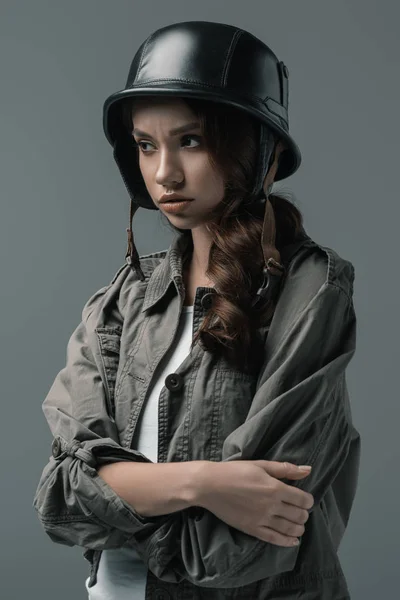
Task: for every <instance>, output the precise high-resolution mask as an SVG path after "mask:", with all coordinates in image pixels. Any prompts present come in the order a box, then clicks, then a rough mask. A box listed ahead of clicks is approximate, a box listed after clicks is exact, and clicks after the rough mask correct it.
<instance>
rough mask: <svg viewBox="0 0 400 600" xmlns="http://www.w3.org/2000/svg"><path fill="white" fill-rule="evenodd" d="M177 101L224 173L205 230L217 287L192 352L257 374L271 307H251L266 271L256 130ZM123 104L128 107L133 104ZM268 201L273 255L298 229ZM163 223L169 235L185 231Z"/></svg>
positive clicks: (279, 204)
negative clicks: (218, 356) (198, 348)
mask: <svg viewBox="0 0 400 600" xmlns="http://www.w3.org/2000/svg"><path fill="white" fill-rule="evenodd" d="M182 99H183V100H184V101H185V102H186V103H187V105H188V106H189V107H190V109H191V110H192V111H193V112H194V113H195V115H196V116H197V118H198V120H199V122H200V128H201V133H202V136H203V138H204V140H203V141H204V144H205V146H206V148H207V151H208V153H209V157H210V161H211V164H212V165H213V166H214V168H216V169H219V170H220V172H222V174H223V177H224V181H225V195H224V198H223V200H222V202H221V203H220V204H219V205H218V206H217V207H215V209H214V210H213V212H212V213H211V215H210V221H209V222H207V227H208V229H209V232H210V234H211V238H212V243H211V247H210V254H209V262H208V268H207V271H206V275H207V277H208V278H209V279H210V280H211V281H213V282H214V283H215V285H216V288H217V289H218V294H216V295H215V296H214V302H213V305H212V308H210V309H209V310H208V312H207V314H206V315H205V318H204V319H203V321H202V323H201V325H200V327H199V329H198V331H197V332H196V334H195V335H194V337H193V341H192V348H193V346H194V345H195V344H196V342H200V343H201V345H202V346H203V348H204V349H206V350H209V351H212V352H214V353H222V354H223V355H224V356H225V358H226V359H227V360H228V362H229V363H230V364H232V365H233V366H234V367H235V368H238V369H239V370H243V371H245V372H252V371H253V370H256V371H257V369H258V368H259V366H260V364H261V362H262V359H263V356H262V344H263V340H262V339H260V338H259V337H258V335H257V328H258V327H261V326H262V325H265V324H267V323H268V322H269V321H270V319H271V318H272V316H273V313H274V310H275V306H276V302H274V301H272V300H271V299H270V298H268V299H267V301H266V302H263V303H261V307H258V308H252V307H251V301H252V299H253V298H254V295H255V293H256V291H257V289H258V287H259V285H260V283H261V278H262V269H263V266H264V255H263V252H262V246H261V234H262V227H263V219H264V209H265V203H264V202H254V200H255V198H254V196H252V194H251V190H252V188H253V184H254V176H255V168H256V157H257V152H258V142H257V140H258V132H259V123H258V122H257V121H256V120H255V119H254V118H253V117H251V116H250V115H247V114H246V113H244V112H243V111H240V110H238V109H236V108H235V107H229V106H226V105H223V104H218V103H215V102H211V101H205V100H198V99H194V98H182ZM129 104H130V105H131V106H132V102H131V103H129ZM269 200H270V202H271V204H272V207H273V209H274V214H275V221H276V240H275V246H276V249H277V250H278V251H279V249H280V248H282V247H283V246H284V245H286V244H288V243H290V242H292V241H293V239H294V238H295V237H296V235H297V233H298V232H299V231H300V230H301V229H302V227H303V217H302V214H301V212H300V211H299V209H298V208H297V207H296V206H295V205H294V204H293V203H292V202H290V201H289V200H288V199H287V198H285V197H284V196H283V195H278V194H270V195H269ZM165 219H166V221H167V222H168V225H169V227H171V228H172V229H173V230H174V231H180V232H182V231H184V230H182V229H178V228H177V227H175V226H174V225H172V223H170V221H169V220H168V219H167V217H165ZM232 257H234V259H233V258H232ZM186 258H187V257H184V259H186ZM266 258H267V259H268V258H269V257H268V256H267V257H266Z"/></svg>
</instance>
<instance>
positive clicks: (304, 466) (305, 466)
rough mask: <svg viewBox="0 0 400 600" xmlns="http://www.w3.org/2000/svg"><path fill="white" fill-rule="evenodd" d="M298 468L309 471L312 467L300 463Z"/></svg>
mask: <svg viewBox="0 0 400 600" xmlns="http://www.w3.org/2000/svg"><path fill="white" fill-rule="evenodd" d="M298 468H299V469H300V471H310V470H311V468H312V467H311V466H310V465H300V466H299V467H298Z"/></svg>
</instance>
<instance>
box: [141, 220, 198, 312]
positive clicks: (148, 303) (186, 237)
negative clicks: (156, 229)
mask: <svg viewBox="0 0 400 600" xmlns="http://www.w3.org/2000/svg"><path fill="white" fill-rule="evenodd" d="M190 245H192V236H191V231H190V230H187V231H185V232H178V233H177V235H176V236H175V237H174V239H173V240H172V242H171V244H170V246H169V248H168V250H167V253H166V255H165V257H164V259H163V260H161V261H160V263H159V264H158V265H157V267H156V268H155V269H154V270H153V272H152V274H151V276H150V279H149V282H148V285H147V288H146V294H145V298H144V302H143V307H142V311H141V312H144V311H145V310H147V309H149V308H151V307H152V306H154V305H155V304H156V303H157V302H158V301H159V300H161V298H163V296H164V295H165V293H166V292H167V290H168V288H169V286H170V284H171V282H172V281H173V282H174V283H175V286H176V288H177V290H178V291H179V290H181V289H182V285H183V281H182V267H183V262H184V257H185V255H186V251H187V250H188V249H189V247H190Z"/></svg>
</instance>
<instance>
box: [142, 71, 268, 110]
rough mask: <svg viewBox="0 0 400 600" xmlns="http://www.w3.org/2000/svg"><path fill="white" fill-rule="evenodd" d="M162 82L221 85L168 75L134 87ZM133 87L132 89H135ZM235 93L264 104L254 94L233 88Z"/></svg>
mask: <svg viewBox="0 0 400 600" xmlns="http://www.w3.org/2000/svg"><path fill="white" fill-rule="evenodd" d="M162 82H170V83H175V82H176V83H195V84H196V85H198V86H199V87H204V88H212V89H215V90H219V91H222V90H221V87H220V86H219V85H214V84H212V83H204V82H203V81H197V80H196V79H183V78H179V79H178V78H176V79H171V78H169V77H165V78H159V79H147V80H146V81H142V82H140V83H135V88H137V87H146V86H147V85H148V84H149V83H150V84H151V83H162ZM135 88H133V89H135ZM235 93H236V94H237V95H238V96H243V97H245V98H252V99H253V100H255V101H256V102H258V103H261V104H264V102H263V99H262V98H260V96H255V95H254V94H248V93H246V94H243V93H241V92H239V91H236V90H235Z"/></svg>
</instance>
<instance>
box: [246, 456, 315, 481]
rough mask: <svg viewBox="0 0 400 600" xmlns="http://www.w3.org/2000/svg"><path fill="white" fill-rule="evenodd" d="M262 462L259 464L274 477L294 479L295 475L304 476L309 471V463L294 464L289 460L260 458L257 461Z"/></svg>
mask: <svg viewBox="0 0 400 600" xmlns="http://www.w3.org/2000/svg"><path fill="white" fill-rule="evenodd" d="M257 462H259V463H262V464H261V465H260V466H261V467H263V469H264V470H265V471H266V472H267V473H268V475H271V477H275V478H276V479H296V478H297V477H304V475H308V474H309V473H310V472H311V468H312V467H311V466H310V465H300V466H297V465H294V464H293V463H289V462H279V461H276V460H260V461H257Z"/></svg>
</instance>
